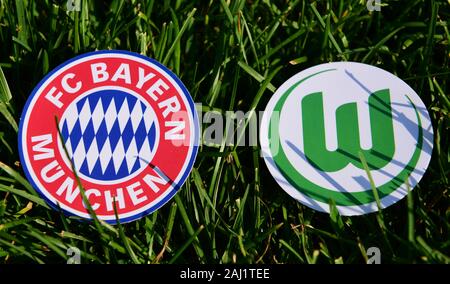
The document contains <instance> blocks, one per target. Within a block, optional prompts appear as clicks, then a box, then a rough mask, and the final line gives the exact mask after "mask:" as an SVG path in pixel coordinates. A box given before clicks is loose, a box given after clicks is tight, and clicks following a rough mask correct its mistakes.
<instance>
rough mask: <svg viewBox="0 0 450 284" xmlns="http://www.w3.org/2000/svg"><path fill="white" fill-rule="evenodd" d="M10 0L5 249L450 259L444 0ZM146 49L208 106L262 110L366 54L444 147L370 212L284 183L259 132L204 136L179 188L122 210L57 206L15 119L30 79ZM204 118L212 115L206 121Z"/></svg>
mask: <svg viewBox="0 0 450 284" xmlns="http://www.w3.org/2000/svg"><path fill="white" fill-rule="evenodd" d="M80 2H81V10H80V11H75V12H68V11H67V10H66V1H50V0H40V1H38V0H36V1H32V0H16V1H13V0H0V67H1V69H2V70H3V72H0V262H1V263H30V262H33V263H35V262H37V263H49V262H50V263H55V262H57V263H64V262H66V259H67V255H66V251H67V248H69V247H77V248H79V249H80V250H81V260H82V263H364V262H366V260H367V256H366V250H367V248H369V247H374V246H375V247H378V248H380V250H381V260H382V262H384V263H390V262H395V263H449V262H450V257H449V255H450V240H449V218H450V207H449V204H450V202H449V201H450V198H449V188H450V187H449V178H450V177H449V160H450V153H449V118H450V116H449V111H450V100H449V94H450V90H449V89H450V86H449V78H450V67H449V66H450V44H449V38H450V36H449V22H448V20H449V19H450V2H449V1H446V0H441V1H437V0H415V1H387V0H383V1H382V4H383V6H382V8H381V11H379V12H377V11H373V12H369V11H368V10H367V8H366V3H365V1H352V0H347V1H343V0H341V1H272V0H264V1H258V0H248V1H239V0H235V1H234V0H233V1H225V0H221V1H215V0H211V1H180V0H176V1H168V0H165V1H137V0H127V1H120V0H113V1H88V0H81V1H80ZM101 49H122V50H129V51H134V52H138V53H142V54H144V55H146V56H148V57H151V58H155V59H156V60H158V61H160V62H162V63H163V64H165V65H166V66H168V67H169V68H170V69H171V70H173V72H174V73H176V74H177V75H178V76H179V77H180V78H181V80H182V81H183V82H184V84H185V85H186V87H187V88H188V90H189V91H190V93H191V95H192V97H193V98H194V101H195V102H202V103H203V106H204V110H205V111H206V110H208V109H215V110H218V111H220V112H225V111H227V110H243V111H244V112H245V111H248V110H251V109H256V110H263V109H264V108H265V105H266V104H267V102H268V100H269V99H270V97H271V95H272V94H273V92H274V90H275V89H276V88H277V87H278V86H280V85H281V84H282V83H283V82H284V81H285V80H287V79H288V78H289V77H291V76H292V75H294V74H295V73H298V72H300V71H302V70H304V69H306V68H308V67H311V66H313V65H316V64H320V63H324V62H329V61H357V62H364V63H368V64H372V65H374V66H378V67H380V68H383V69H385V70H387V71H389V72H391V73H394V74H395V75H397V76H398V77H400V78H401V79H403V80H405V81H406V82H407V83H408V84H409V85H410V86H411V87H412V88H413V89H414V90H415V91H416V92H417V93H418V94H419V96H420V97H421V99H422V100H423V101H424V103H425V105H426V106H427V108H428V111H429V113H430V116H431V118H432V123H433V127H434V133H435V144H434V152H433V156H432V160H431V163H430V166H429V168H428V171H427V173H426V174H425V176H424V177H423V179H422V181H421V182H420V183H419V185H418V186H416V188H415V189H414V191H413V192H412V193H411V194H410V195H409V196H408V198H405V199H403V200H402V201H400V202H398V203H396V204H395V205H393V206H391V207H389V208H387V209H385V210H383V211H382V212H381V213H379V214H378V213H373V214H369V215H365V216H360V217H341V216H339V215H338V214H337V213H336V212H335V211H333V213H332V214H324V213H319V212H316V211H313V210H311V209H309V208H307V207H305V206H303V205H301V204H300V203H298V202H296V201H295V200H293V199H292V198H290V197H289V196H288V195H287V194H286V193H285V192H284V191H283V190H282V189H281V188H280V187H279V186H278V184H277V183H276V182H275V180H274V179H273V178H272V176H271V175H270V173H269V172H268V170H267V168H266V166H265V164H264V162H263V160H262V159H261V158H260V157H259V149H258V147H229V146H223V145H220V144H218V145H212V146H209V147H207V146H203V147H201V148H200V150H199V154H198V157H197V160H196V163H195V165H194V168H193V171H192V173H191V175H190V177H189V178H188V180H187V181H186V183H185V184H184V186H183V187H182V190H181V191H180V192H179V193H178V194H177V195H176V197H175V198H173V199H172V200H171V201H170V202H168V203H167V204H166V205H165V206H164V207H162V208H161V209H160V210H158V211H157V212H155V213H153V214H151V215H149V216H147V217H146V218H143V219H141V220H139V221H136V222H133V223H129V224H125V225H123V226H107V225H104V224H99V223H82V222H79V221H77V220H75V219H73V218H66V217H64V216H63V215H62V214H61V213H59V212H57V211H54V210H51V209H49V208H48V206H47V205H46V204H45V202H44V201H43V200H42V199H41V198H40V197H39V196H38V195H37V194H36V192H35V191H34V190H33V189H32V187H31V186H30V184H29V183H28V182H27V181H26V179H25V178H24V175H23V172H22V168H21V166H20V163H19V162H18V161H19V158H18V149H17V125H18V121H19V117H20V114H21V111H22V108H23V105H24V104H25V101H26V99H27V97H28V96H29V94H30V93H31V90H32V89H33V88H34V86H35V85H36V84H37V83H38V82H39V81H40V80H41V79H42V78H43V77H44V75H45V74H47V73H48V72H49V71H50V70H51V69H52V68H54V67H56V66H57V65H59V64H60V63H62V62H64V61H65V60H67V59H70V58H72V57H73V56H75V55H78V54H81V53H84V52H88V51H93V50H101ZM205 126H207V125H204V127H205Z"/></svg>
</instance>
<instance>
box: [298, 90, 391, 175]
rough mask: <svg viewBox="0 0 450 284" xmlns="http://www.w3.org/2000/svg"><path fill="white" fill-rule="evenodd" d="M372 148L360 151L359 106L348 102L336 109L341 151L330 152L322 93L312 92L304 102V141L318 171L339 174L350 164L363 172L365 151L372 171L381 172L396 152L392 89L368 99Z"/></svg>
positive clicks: (339, 148)
mask: <svg viewBox="0 0 450 284" xmlns="http://www.w3.org/2000/svg"><path fill="white" fill-rule="evenodd" d="M369 112H370V127H371V131H372V149H370V150H362V149H361V148H360V139H359V125H358V114H357V107H356V103H348V104H345V105H342V106H340V107H339V108H338V109H337V110H336V127H337V128H336V133H337V138H338V148H337V150H336V151H328V150H327V149H326V142H325V124H324V111H323V98H322V93H321V92H319V93H312V94H309V95H307V96H306V97H304V98H303V100H302V121H303V141H304V151H305V156H306V158H307V159H308V160H309V162H310V163H311V164H312V165H314V167H316V168H317V169H320V170H322V171H325V172H334V171H338V170H340V169H342V168H344V167H345V166H347V164H348V163H352V164H353V165H355V166H357V167H358V168H360V169H363V166H362V164H361V161H360V159H359V156H358V152H359V151H362V153H363V154H364V156H365V158H366V160H367V163H368V165H369V168H370V169H371V170H375V169H379V168H382V167H384V166H385V165H386V164H388V163H389V162H390V161H391V160H392V157H393V156H394V152H395V142H394V130H393V124H392V112H391V99H390V94H389V89H384V90H380V91H377V92H375V93H372V94H371V95H370V96H369Z"/></svg>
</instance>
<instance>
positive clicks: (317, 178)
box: [260, 62, 433, 215]
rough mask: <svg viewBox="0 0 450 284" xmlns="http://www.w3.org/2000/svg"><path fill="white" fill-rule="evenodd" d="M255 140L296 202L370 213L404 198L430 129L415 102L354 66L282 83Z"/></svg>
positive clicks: (401, 88) (392, 82)
mask: <svg viewBox="0 0 450 284" xmlns="http://www.w3.org/2000/svg"><path fill="white" fill-rule="evenodd" d="M260 142H261V147H262V154H263V155H264V158H265V161H266V164H267V167H268V168H269V170H270V172H271V174H272V175H273V176H274V178H275V179H276V181H277V182H278V184H279V185H280V186H281V187H282V188H283V189H284V190H285V191H286V192H287V193H288V194H289V195H291V196H292V197H293V198H295V199H297V200H298V201H300V202H301V203H303V204H305V205H307V206H309V207H311V208H313V209H316V210H319V211H324V212H329V202H330V200H334V202H335V203H336V205H337V208H338V210H339V212H340V214H342V215H361V214H366V213H369V212H373V211H377V210H378V207H377V205H376V199H375V197H374V193H373V190H372V188H371V185H370V181H369V178H368V175H367V173H366V171H365V168H364V166H363V164H362V162H361V158H360V157H361V156H363V157H364V158H365V160H366V161H367V167H368V169H369V171H370V174H371V176H372V178H373V180H374V183H375V186H376V188H377V191H378V195H379V198H380V202H381V207H382V208H385V207H388V206H390V205H392V204H394V203H395V202H397V201H399V200H400V199H402V198H403V197H405V195H406V194H407V192H408V190H407V183H409V185H410V187H411V188H413V187H414V186H415V185H416V184H417V183H418V182H419V181H420V179H421V178H422V176H423V174H424V173H425V170H426V169H427V166H428V163H429V161H430V158H431V153H432V149H433V129H432V126H431V121H430V117H429V115H428V112H427V110H426V107H425V106H424V104H423V102H422V101H421V100H420V98H419V96H418V95H417V94H416V93H415V92H414V90H413V89H411V87H409V86H408V85H407V84H406V83H405V82H403V81H402V80H400V79H399V78H398V77H396V76H394V75H393V74H391V73H389V72H386V71H384V70H382V69H379V68H376V67H373V66H370V65H366V64H361V63H354V62H335V63H328V64H322V65H318V66H315V67H312V68H309V69H307V70H305V71H303V72H300V73H299V74H297V75H295V76H293V77H292V78H290V79H289V80H288V81H286V82H285V83H284V84H283V85H282V86H281V87H280V88H279V89H278V90H277V91H276V93H275V94H274V96H273V97H272V99H271V100H270V101H269V104H268V105H267V108H266V111H265V113H264V116H263V119H262V124H261V132H260Z"/></svg>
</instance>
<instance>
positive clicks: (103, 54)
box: [21, 52, 197, 221]
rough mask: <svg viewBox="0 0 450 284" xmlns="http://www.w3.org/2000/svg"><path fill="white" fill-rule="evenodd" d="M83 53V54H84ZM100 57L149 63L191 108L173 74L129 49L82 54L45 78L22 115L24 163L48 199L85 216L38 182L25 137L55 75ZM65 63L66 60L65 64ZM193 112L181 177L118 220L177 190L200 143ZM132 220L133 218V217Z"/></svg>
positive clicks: (112, 217) (109, 217) (86, 215)
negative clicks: (33, 114)
mask: <svg viewBox="0 0 450 284" xmlns="http://www.w3.org/2000/svg"><path fill="white" fill-rule="evenodd" d="M82 56H83V55H82ZM99 58H122V59H128V60H131V61H138V62H139V63H141V64H144V65H147V66H149V67H150V68H153V69H154V70H156V71H157V72H159V73H160V74H162V75H164V78H165V79H167V80H169V81H170V83H171V84H172V85H173V86H174V87H175V89H176V90H177V92H178V93H179V94H183V95H182V96H181V97H182V98H183V103H184V104H185V106H186V108H187V109H189V108H190V104H189V101H188V100H187V97H186V96H185V93H184V92H183V90H182V88H181V87H180V86H179V84H178V83H177V82H176V81H175V80H174V79H173V78H172V76H171V75H170V74H168V73H167V72H166V71H165V70H163V69H161V68H160V67H159V66H157V65H156V64H154V63H153V62H151V61H149V60H146V59H143V58H141V57H138V56H137V55H131V53H129V52H127V53H122V52H99V53H95V52H94V53H92V54H88V55H86V56H83V57H81V58H78V59H75V60H74V61H71V62H69V63H68V64H67V65H64V66H62V67H61V68H60V69H58V70H57V71H56V72H54V73H53V74H52V75H51V76H49V77H48V78H46V79H45V82H44V83H43V84H42V85H41V86H40V87H39V89H37V90H36V91H35V92H34V96H33V98H32V100H31V101H30V102H29V103H28V108H27V112H26V114H25V116H23V118H22V119H23V121H22V131H21V135H22V141H21V143H22V149H21V150H23V151H24V152H23V157H24V162H25V164H26V167H27V169H28V172H29V174H30V176H31V178H32V179H33V182H34V183H35V184H36V186H37V187H39V191H40V192H41V194H43V195H44V196H45V197H46V198H47V199H48V200H49V201H51V202H52V203H53V204H54V205H56V206H59V207H61V209H63V210H65V211H67V212H69V213H71V214H74V215H77V216H79V217H83V218H86V219H91V216H90V215H89V213H85V212H81V211H78V210H75V209H73V208H71V207H69V206H66V205H64V204H62V203H59V202H58V200H56V199H55V198H54V197H53V196H52V195H51V194H50V193H49V192H48V191H47V190H46V188H45V187H44V186H43V185H42V184H41V183H40V182H39V179H38V178H37V176H36V174H35V173H34V171H33V167H32V166H31V163H30V161H29V156H28V151H27V149H28V146H27V143H26V137H27V129H28V120H29V116H30V113H31V110H32V109H33V108H34V105H35V103H36V100H37V99H38V98H39V97H40V96H41V94H42V91H43V90H44V89H45V88H46V87H47V86H48V84H49V83H50V82H52V81H53V80H54V79H55V77H57V76H59V75H60V74H61V73H63V72H64V71H66V70H67V69H70V68H71V67H73V66H74V65H78V64H80V63H84V62H86V61H89V60H93V59H99ZM63 64H64V63H63ZM195 111H196V110H195V109H193V110H192V113H194V112H195ZM192 113H190V112H189V118H190V119H189V122H190V124H189V126H190V129H191V130H192V131H191V137H190V138H191V139H190V141H189V143H190V145H191V147H190V149H189V154H188V155H187V157H186V160H185V162H184V164H183V167H182V169H181V170H180V173H179V174H178V176H177V177H176V178H175V179H174V180H173V183H172V185H170V186H169V187H168V188H167V190H166V191H165V192H164V193H163V194H162V195H161V196H159V197H158V198H156V199H155V200H153V201H152V202H151V203H149V204H147V205H146V206H144V207H141V208H139V209H137V210H134V211H131V212H128V213H125V214H119V216H118V217H119V219H124V218H128V217H132V216H136V215H138V214H140V213H142V212H145V211H147V210H148V209H149V208H151V207H153V206H154V205H156V204H158V203H159V202H160V201H161V200H163V199H164V198H165V197H166V196H167V195H169V194H170V193H171V192H172V191H173V190H174V186H173V185H177V184H178V182H179V181H180V179H181V177H182V176H183V175H184V173H185V171H186V168H187V166H188V165H189V164H190V160H191V157H192V155H193V150H194V149H195V145H197V144H196V143H197V141H195V136H196V135H195V131H196V128H195V123H194V116H193V115H192ZM97 217H98V218H99V219H101V220H105V221H115V220H116V217H115V215H114V213H113V214H112V215H97ZM130 221H133V220H130Z"/></svg>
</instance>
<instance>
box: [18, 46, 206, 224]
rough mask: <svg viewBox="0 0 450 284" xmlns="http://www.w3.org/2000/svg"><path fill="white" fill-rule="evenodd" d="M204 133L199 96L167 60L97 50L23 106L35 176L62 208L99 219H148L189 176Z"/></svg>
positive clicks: (53, 76)
mask: <svg viewBox="0 0 450 284" xmlns="http://www.w3.org/2000/svg"><path fill="white" fill-rule="evenodd" d="M198 139H199V122H198V118H197V114H196V111H195V107H194V103H193V101H192V98H191V97H190V95H189V93H188V91H187V90H186V88H185V87H184V85H183V83H182V82H181V81H180V80H179V79H178V78H177V77H176V76H175V75H174V74H173V73H172V72H171V71H169V70H168V69H167V68H166V67H164V66H163V65H161V64H160V63H158V62H156V61H155V60H152V59H149V58H147V57H145V56H141V55H139V54H135V53H131V52H126V51H97V52H92V53H86V54H83V55H81V56H78V57H76V58H73V59H71V60H69V61H67V62H65V63H63V64H61V65H60V66H58V67H57V68H56V69H55V70H53V71H52V72H51V73H50V74H48V75H47V76H46V77H45V78H44V79H43V80H42V81H41V82H40V83H39V84H38V85H37V86H36V88H35V89H34V90H33V92H32V94H31V96H30V97H29V99H28V101H27V103H26V106H25V108H24V110H23V113H22V117H21V121H20V130H19V151H20V158H21V161H22V165H23V169H24V171H25V174H26V175H27V178H28V180H29V181H30V182H31V183H32V185H33V186H34V187H35V189H36V190H38V192H39V193H40V194H41V195H42V197H44V198H45V200H46V201H47V202H48V203H49V204H50V205H51V206H52V207H53V208H55V209H58V210H60V209H61V210H63V211H64V212H66V213H68V214H70V215H76V216H80V217H83V218H87V219H90V218H91V216H90V215H89V213H88V210H87V209H86V204H85V203H84V202H83V196H82V191H81V190H80V188H79V186H78V182H77V179H76V175H75V174H74V172H73V170H72V169H74V170H75V171H76V174H77V176H78V177H79V179H80V181H81V185H82V188H83V189H84V190H85V191H84V192H85V195H86V197H87V199H88V201H89V204H90V205H91V206H92V209H93V210H94V211H95V213H96V215H97V216H98V218H99V219H101V220H104V221H106V222H108V223H112V224H114V223H116V216H115V210H117V213H118V217H119V220H120V222H130V221H133V220H136V219H139V218H141V217H143V216H145V215H147V214H149V213H151V212H153V211H155V210H157V209H158V208H159V207H161V206H162V205H164V204H165V203H166V202H167V201H168V200H169V199H170V198H171V197H173V196H174V195H175V194H176V192H177V191H178V190H179V189H180V187H181V185H182V184H183V183H184V181H185V180H186V178H187V176H188V175H189V172H190V170H191V168H192V166H193V163H194V160H195V157H196V154H197V146H198Z"/></svg>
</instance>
